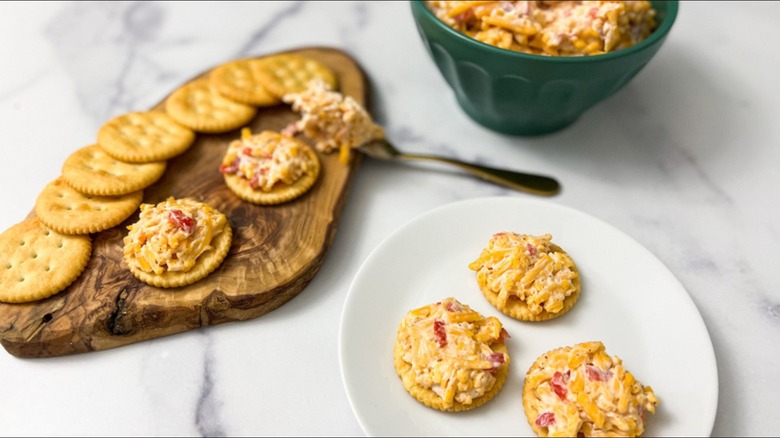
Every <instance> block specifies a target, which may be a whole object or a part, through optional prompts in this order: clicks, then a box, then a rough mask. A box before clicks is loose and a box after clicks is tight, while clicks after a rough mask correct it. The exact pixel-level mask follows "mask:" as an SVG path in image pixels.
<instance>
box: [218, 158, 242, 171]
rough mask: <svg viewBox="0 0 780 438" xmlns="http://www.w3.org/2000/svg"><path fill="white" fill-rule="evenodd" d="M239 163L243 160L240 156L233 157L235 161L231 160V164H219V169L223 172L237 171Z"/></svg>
mask: <svg viewBox="0 0 780 438" xmlns="http://www.w3.org/2000/svg"><path fill="white" fill-rule="evenodd" d="M239 164H241V160H240V159H239V158H238V157H236V158H233V161H231V162H230V164H223V165H221V166H219V171H220V172H222V173H237V172H238V167H239Z"/></svg>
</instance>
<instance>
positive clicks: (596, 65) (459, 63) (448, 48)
mask: <svg viewBox="0 0 780 438" xmlns="http://www.w3.org/2000/svg"><path fill="white" fill-rule="evenodd" d="M411 3H412V14H413V15H414V19H415V23H416V24H417V29H418V31H419V33H420V36H421V38H422V41H423V43H424V45H425V47H426V49H427V51H428V53H429V54H430V55H431V57H432V58H433V61H434V62H435V64H436V66H437V67H438V68H439V71H440V72H441V74H442V75H443V76H444V79H445V80H446V81H447V83H448V84H449V85H450V87H452V90H453V91H454V93H455V97H456V98H457V100H458V103H459V104H460V106H461V108H463V110H464V111H465V112H466V114H468V115H469V116H470V117H471V118H472V119H474V120H475V121H477V122H478V123H480V124H481V125H484V126H485V127H487V128H490V129H492V130H495V131H498V132H502V133H505V134H512V135H540V134H547V133H550V132H554V131H557V130H560V129H562V128H564V127H566V126H568V125H570V124H571V123H572V122H574V121H575V120H576V119H577V118H578V117H579V116H580V115H581V114H582V113H583V112H585V111H586V110H587V109H589V108H591V107H592V106H593V105H595V104H596V103H598V102H600V101H601V100H603V99H604V98H606V97H607V96H609V95H611V94H612V93H614V92H616V91H617V90H619V89H620V88H622V87H623V86H625V85H626V84H627V83H628V82H629V81H630V80H631V79H632V78H633V77H634V76H636V74H637V73H639V71H640V70H642V68H644V67H645V65H647V63H648V62H649V61H650V59H651V58H652V57H653V56H654V55H655V54H656V53H657V52H658V49H659V48H660V47H661V45H662V44H663V42H664V41H665V39H666V36H667V35H668V32H669V29H670V28H671V25H672V23H673V22H674V20H675V18H676V15H677V7H678V5H677V2H652V3H653V6H654V7H655V8H656V10H657V11H658V16H657V19H658V22H659V26H658V28H657V29H656V31H655V32H654V33H653V34H652V35H651V36H650V37H649V38H648V39H647V40H645V41H643V42H642V43H640V44H637V45H636V46H634V47H631V48H628V49H624V50H620V51H618V52H613V53H609V54H605V55H598V56H590V57H547V56H536V55H527V54H522V53H515V52H512V51H509V50H504V49H499V48H497V47H493V46H489V45H487V44H484V43H481V42H479V41H477V40H474V39H473V38H470V37H468V36H466V35H463V34H461V33H459V32H457V31H455V30H454V29H452V28H450V27H448V26H447V25H446V24H444V23H442V22H441V21H440V20H439V19H438V18H436V16H435V15H434V14H433V13H432V12H431V11H430V10H428V9H427V7H426V6H425V3H424V2H423V1H419V0H414V1H412V2H411Z"/></svg>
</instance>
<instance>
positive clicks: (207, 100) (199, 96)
mask: <svg viewBox="0 0 780 438" xmlns="http://www.w3.org/2000/svg"><path fill="white" fill-rule="evenodd" d="M165 110H166V111H167V112H168V114H170V116H171V117H173V118H174V119H175V120H176V121H177V122H179V123H181V124H182V125H184V126H187V127H189V128H190V129H193V130H195V131H197V132H205V133H220V132H227V131H232V130H234V129H237V128H240V127H242V126H244V125H246V124H247V123H249V122H250V121H251V120H252V118H254V116H255V114H256V113H257V110H255V108H253V107H251V106H249V105H244V104H243V103H239V102H236V101H234V100H231V99H228V98H226V97H224V96H222V95H221V94H219V92H218V91H217V89H216V88H215V87H214V86H212V85H211V84H210V82H209V80H208V79H198V80H195V81H192V82H190V83H188V84H185V85H184V86H182V87H180V88H179V89H177V90H176V91H174V92H173V93H172V94H171V95H170V96H168V98H167V99H166V100H165Z"/></svg>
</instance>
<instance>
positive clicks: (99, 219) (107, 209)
mask: <svg viewBox="0 0 780 438" xmlns="http://www.w3.org/2000/svg"><path fill="white" fill-rule="evenodd" d="M142 200H143V191H141V190H139V191H137V192H133V193H129V194H126V195H122V196H93V195H86V194H84V193H81V192H79V191H78V190H76V189H74V188H73V187H71V186H69V185H68V184H67V183H65V181H64V180H63V179H62V178H57V179H56V180H54V181H52V182H50V183H49V184H47V185H46V187H44V188H43V191H42V192H41V194H40V195H38V199H37V200H36V201H35V213H36V214H37V215H38V218H40V220H41V222H43V224H44V225H46V226H47V227H49V228H51V229H52V230H54V231H56V232H58V233H62V234H92V233H97V232H100V231H103V230H107V229H109V228H112V227H114V226H116V225H119V224H120V223H122V221H124V220H125V219H127V218H128V217H129V216H130V215H131V214H133V213H134V212H135V211H136V209H138V206H139V205H141V201H142Z"/></svg>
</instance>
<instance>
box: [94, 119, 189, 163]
mask: <svg viewBox="0 0 780 438" xmlns="http://www.w3.org/2000/svg"><path fill="white" fill-rule="evenodd" d="M194 141H195V133H194V132H192V130H190V129H188V128H186V127H184V126H182V125H180V124H179V123H177V122H176V120H174V119H173V118H171V117H169V116H168V115H167V114H165V113H163V112H159V111H149V112H133V113H128V114H123V115H121V116H117V117H114V118H113V119H111V120H109V121H108V122H106V123H105V124H104V125H103V126H101V127H100V129H99V130H98V144H99V145H100V146H101V147H102V148H103V149H104V150H105V151H106V152H107V153H108V154H109V155H111V156H112V157H114V158H116V159H118V160H122V161H126V162H128V163H151V162H153V161H163V160H168V159H170V158H173V157H175V156H177V155H179V154H181V153H183V152H184V151H186V150H187V149H188V148H189V147H190V146H191V145H192V143H193V142H194Z"/></svg>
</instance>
